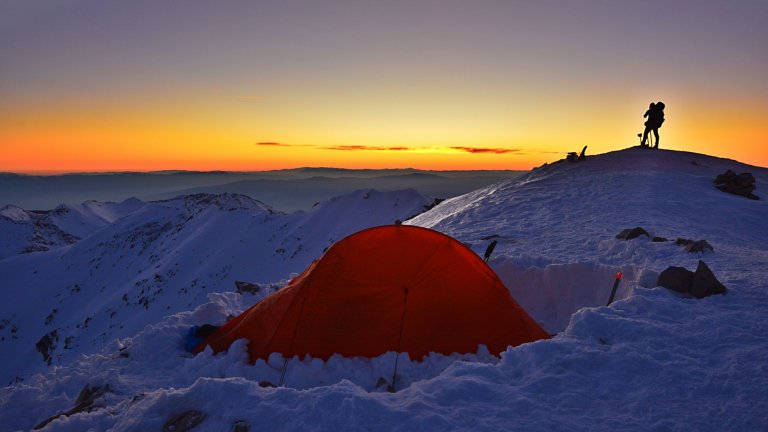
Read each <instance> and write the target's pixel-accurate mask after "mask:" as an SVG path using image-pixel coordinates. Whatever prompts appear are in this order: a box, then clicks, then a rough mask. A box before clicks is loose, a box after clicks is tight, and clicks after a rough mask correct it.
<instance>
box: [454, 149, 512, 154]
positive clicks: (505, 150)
mask: <svg viewBox="0 0 768 432" xmlns="http://www.w3.org/2000/svg"><path fill="white" fill-rule="evenodd" d="M450 148H451V149H453V150H458V151H463V152H467V153H494V154H504V153H515V152H517V151H519V149H508V148H501V147H495V148H494V147H450Z"/></svg>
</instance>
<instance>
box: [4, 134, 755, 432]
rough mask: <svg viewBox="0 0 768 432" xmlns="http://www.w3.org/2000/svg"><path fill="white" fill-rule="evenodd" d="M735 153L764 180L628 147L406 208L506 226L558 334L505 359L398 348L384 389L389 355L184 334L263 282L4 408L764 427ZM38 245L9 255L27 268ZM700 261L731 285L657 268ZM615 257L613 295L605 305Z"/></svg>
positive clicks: (460, 228)
mask: <svg viewBox="0 0 768 432" xmlns="http://www.w3.org/2000/svg"><path fill="white" fill-rule="evenodd" d="M727 168H730V169H733V170H734V171H736V172H745V171H749V172H752V173H753V174H754V175H755V176H756V177H757V190H756V194H757V195H759V196H763V198H768V172H767V171H766V170H765V169H763V168H757V167H751V166H747V165H743V164H740V163H738V162H735V161H729V160H723V159H717V158H713V157H709V156H705V155H699V154H692V153H685V152H673V151H664V150H659V151H650V150H644V149H637V148H632V149H627V150H622V151H618V152H613V153H608V154H604V155H598V156H594V157H591V158H589V159H588V160H587V161H586V162H582V163H575V164H571V163H567V162H563V163H558V164H552V165H547V166H544V167H540V168H538V169H536V170H533V171H532V172H530V173H529V174H527V175H526V176H524V177H521V178H518V179H514V180H511V181H508V182H504V183H499V184H496V185H493V186H490V187H487V188H484V189H480V190H478V191H475V192H472V193H470V194H467V195H464V196H461V197H457V198H454V199H452V200H448V201H445V202H443V203H441V204H440V205H438V206H436V207H435V208H433V209H432V210H430V211H428V212H426V213H424V214H422V215H420V216H417V217H416V218H414V219H412V220H411V221H409V222H408V223H413V224H417V225H422V226H428V227H433V228H435V229H438V230H440V231H443V232H446V233H448V234H450V235H452V236H454V237H456V238H458V239H459V240H461V241H463V242H465V243H468V244H470V245H471V246H472V247H473V248H475V250H476V251H478V252H480V253H482V251H483V250H484V249H485V247H486V245H487V244H488V243H489V242H490V241H491V240H493V239H495V240H497V241H498V242H499V246H498V247H497V248H496V251H495V252H494V255H493V258H492V259H491V266H492V267H493V268H494V269H495V270H496V271H497V273H498V274H499V275H500V276H501V278H502V279H503V280H504V282H505V284H506V285H507V286H508V288H509V289H510V290H511V291H512V292H513V294H514V296H515V297H516V298H517V299H518V300H519V301H520V303H521V304H523V306H524V307H526V308H527V309H528V310H529V312H530V313H531V314H532V315H533V316H534V317H535V318H537V319H538V320H539V321H540V322H542V323H543V324H544V325H545V327H546V328H548V329H549V330H550V331H551V332H552V333H556V336H555V337H554V338H552V339H550V340H545V341H538V342H535V343H531V344H525V345H522V346H519V347H515V348H510V349H508V350H507V351H506V352H505V353H504V354H503V356H502V358H501V359H500V360H498V359H494V358H493V357H490V356H488V355H487V354H484V353H483V352H482V351H481V352H480V353H479V354H477V355H464V356H448V357H445V356H437V355H433V356H430V357H428V359H427V360H426V361H425V362H424V363H417V362H410V361H408V360H407V358H405V356H401V358H400V362H399V369H398V373H397V377H396V385H397V388H398V390H399V391H398V392H396V393H387V392H385V391H383V388H382V387H381V386H377V382H378V379H379V378H384V379H390V378H391V377H392V373H393V364H394V354H385V355H383V356H381V357H379V358H376V359H371V360H368V359H359V358H358V359H343V358H339V357H334V358H331V359H330V360H329V361H328V362H323V361H320V360H316V359H311V358H310V359H305V360H304V361H303V362H299V361H298V360H297V359H294V360H291V361H290V362H289V363H288V367H287V369H286V378H285V387H281V388H269V387H263V386H261V385H260V382H266V381H269V382H277V379H278V378H279V375H280V373H281V368H282V365H283V361H282V359H281V358H279V356H277V355H276V356H274V358H271V359H270V361H269V362H259V363H257V364H256V365H249V364H247V363H246V358H247V356H246V353H245V345H244V344H243V343H242V342H240V343H236V344H235V345H233V346H232V347H231V348H230V350H229V352H228V353H226V354H222V355H217V356H213V355H211V354H210V352H203V353H201V354H200V355H198V356H191V355H190V354H188V353H186V352H185V351H184V350H183V349H182V348H181V340H182V337H183V335H184V333H185V332H186V330H187V328H188V327H189V326H190V325H193V324H201V323H205V322H223V321H224V320H226V319H227V317H228V316H231V315H233V314H236V313H238V312H239V311H241V310H243V309H244V308H246V307H248V306H250V305H251V304H253V303H254V302H255V301H258V299H260V298H262V297H263V296H264V295H266V293H265V292H259V293H257V294H256V295H239V294H236V293H231V292H230V293H223V294H210V295H209V301H208V302H207V303H204V304H201V305H200V306H199V307H198V308H196V309H195V310H193V311H190V312H181V313H176V314H170V313H169V314H168V316H167V317H165V318H163V319H158V320H157V321H156V323H155V324H153V325H151V326H147V327H146V328H144V329H143V330H141V331H139V332H138V333H131V334H135V336H133V337H126V338H123V339H120V340H116V341H112V342H111V343H109V345H108V346H107V347H106V348H104V350H103V351H101V353H100V354H98V355H88V356H83V357H80V358H78V359H77V360H76V361H75V362H74V363H71V365H69V366H68V367H63V368H57V369H53V370H51V371H49V372H48V373H46V374H40V375H36V376H33V377H29V378H27V379H25V380H24V382H21V383H17V384H15V385H13V386H9V387H6V388H5V389H2V390H0V418H2V419H3V420H4V424H5V425H7V427H8V428H9V429H10V430H15V429H29V428H31V427H32V426H34V425H35V424H37V423H38V422H41V421H43V420H44V419H46V418H48V417H50V416H53V415H54V414H56V413H60V412H64V411H66V410H68V409H70V408H72V407H73V405H75V400H76V399H77V396H78V393H79V392H80V390H81V389H82V388H83V387H84V386H85V385H86V384H87V385H90V386H101V388H102V389H104V388H106V391H105V392H104V394H103V395H102V396H99V397H98V399H97V403H96V404H95V405H94V406H93V407H92V409H91V412H90V413H83V414H74V415H71V416H68V417H67V416H62V417H59V418H57V419H55V420H52V421H51V422H50V423H49V424H48V425H47V427H46V428H45V430H56V431H79V430H88V429H93V430H121V431H122V430H135V431H139V430H160V429H162V428H163V425H164V424H165V423H166V422H167V421H168V420H169V419H170V418H171V417H173V416H174V415H177V414H181V413H184V412H188V411H190V410H197V411H199V412H200V413H201V414H202V415H204V416H205V420H204V421H203V422H202V423H201V424H200V425H199V426H198V427H197V428H195V429H194V430H195V431H218V430H233V426H234V424H235V423H236V422H237V421H245V422H247V423H249V424H250V425H251V426H252V430H261V429H281V430H340V429H346V430H489V431H490V430H494V431H495V430H526V431H534V430H535V431H551V430H568V431H595V430H597V431H602V430H605V431H615V430H650V431H682V430H686V431H687V430H695V431H722V430H733V431H753V430H766V429H768V393H766V392H765V388H768V369H766V365H768V336H767V335H766V334H767V331H768V324H766V323H768V320H767V319H766V318H768V293H767V291H768V270H766V269H765V263H766V262H768V223H766V221H767V220H768V204H767V202H768V201H767V200H766V199H762V200H759V201H752V200H748V199H746V198H743V197H738V196H734V195H728V194H725V193H723V192H720V191H719V190H717V189H715V188H714V187H713V185H712V179H713V178H714V177H715V175H717V174H720V173H722V172H723V171H725V169H727ZM294 217H297V218H298V217H301V215H299V216H294ZM328 220H329V221H330V222H333V221H334V220H333V219H332V218H330V219H328ZM282 223H284V222H282ZM321 225H322V224H321ZM318 226H320V225H318ZM635 226H642V227H644V228H645V229H646V230H648V231H649V232H650V233H651V235H657V236H664V237H667V238H671V239H674V238H676V237H686V238H691V239H695V240H698V239H706V240H707V241H708V242H709V243H711V244H712V245H713V246H714V249H715V250H714V252H705V253H689V252H686V251H685V250H684V249H683V248H682V247H680V246H676V245H675V244H674V242H659V243H654V242H651V241H650V239H647V238H645V237H640V238H637V239H633V240H630V241H623V240H618V239H616V238H615V236H616V234H618V233H619V232H620V231H621V230H622V229H624V228H632V227H635ZM278 229H279V226H278ZM284 231H285V232H288V231H289V228H288V227H286V228H285V229H284ZM187 237H189V236H185V238H187ZM332 237H334V238H336V236H335V235H333V236H332ZM317 238H318V239H320V240H325V239H324V238H323V237H321V236H318V237H317ZM328 240H330V239H328ZM84 242H85V241H83V242H81V243H78V244H77V245H75V246H72V247H71V250H74V249H76V248H78V247H82V244H83V243H84ZM321 243H322V242H321ZM317 247H320V246H317ZM294 250H296V249H294ZM286 252H287V251H286ZM168 253H170V252H166V254H168ZM46 254H51V253H50V252H48V253H46ZM43 255H44V254H38V255H37V256H43ZM33 257H34V255H29V256H22V257H16V258H11V259H10V260H11V261H14V265H18V266H26V267H25V271H28V272H31V271H34V270H36V269H37V266H36V265H35V263H32V262H26V260H31V259H32V258H33ZM190 259H191V258H190ZM264 259H265V260H267V261H266V262H265V264H267V265H275V263H278V264H279V262H280V260H279V259H269V258H267V257H264ZM700 259H701V260H704V261H706V263H707V264H708V265H709V266H710V267H711V268H712V270H713V271H714V272H715V274H716V275H717V277H718V278H719V279H720V280H721V281H722V282H723V283H724V284H725V285H726V286H727V287H728V289H729V291H728V293H727V294H726V295H720V296H712V297H707V298H705V299H702V300H696V299H693V298H686V297H683V296H680V295H676V294H674V293H672V292H670V291H668V290H666V289H663V288H660V287H656V286H655V279H656V276H657V275H658V273H659V272H660V271H661V270H663V269H664V268H666V267H667V266H672V265H674V266H684V267H687V268H689V269H694V268H695V264H696V263H697V262H698V260H700ZM6 261H8V260H6ZM74 262H75V261H73V263H74ZM221 262H224V261H223V259H222V261H221ZM0 265H5V262H0ZM33 269H34V270H33ZM620 270H621V271H623V272H624V274H625V277H624V280H623V281H622V284H621V286H620V290H619V296H618V298H619V300H618V301H616V302H614V303H613V304H612V305H611V306H609V307H606V306H603V305H604V304H605V301H606V300H607V297H608V295H609V292H610V286H611V283H612V281H613V277H614V275H615V274H616V272H618V271H620ZM126 334H128V333H126ZM459 357H461V360H460V361H457V360H459ZM106 386H108V387H106Z"/></svg>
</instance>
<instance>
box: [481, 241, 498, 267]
mask: <svg viewBox="0 0 768 432" xmlns="http://www.w3.org/2000/svg"><path fill="white" fill-rule="evenodd" d="M496 243H498V242H497V241H496V240H494V241H492V242H491V244H489V245H488V247H487V248H485V254H483V261H485V262H488V258H490V257H491V254H492V253H493V250H494V249H496Z"/></svg>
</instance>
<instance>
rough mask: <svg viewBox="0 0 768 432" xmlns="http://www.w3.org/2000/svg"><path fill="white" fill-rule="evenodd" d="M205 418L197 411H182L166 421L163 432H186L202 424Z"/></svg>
mask: <svg viewBox="0 0 768 432" xmlns="http://www.w3.org/2000/svg"><path fill="white" fill-rule="evenodd" d="M206 417H207V416H206V415H205V414H203V413H202V412H200V411H198V410H189V411H184V412H183V413H181V414H178V415H175V416H173V417H171V418H169V419H168V421H166V422H165V424H164V425H163V432H186V431H188V430H192V429H194V428H195V427H196V426H197V425H199V424H200V423H202V422H203V421H204V420H205V418H206Z"/></svg>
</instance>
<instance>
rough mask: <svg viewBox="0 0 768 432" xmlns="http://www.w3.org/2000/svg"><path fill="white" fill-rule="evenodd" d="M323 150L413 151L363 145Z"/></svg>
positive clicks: (407, 148) (329, 147)
mask: <svg viewBox="0 0 768 432" xmlns="http://www.w3.org/2000/svg"><path fill="white" fill-rule="evenodd" d="M321 148H322V149H323V150H340V151H412V150H415V149H413V148H411V147H378V146H364V145H335V146H327V147H321Z"/></svg>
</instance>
